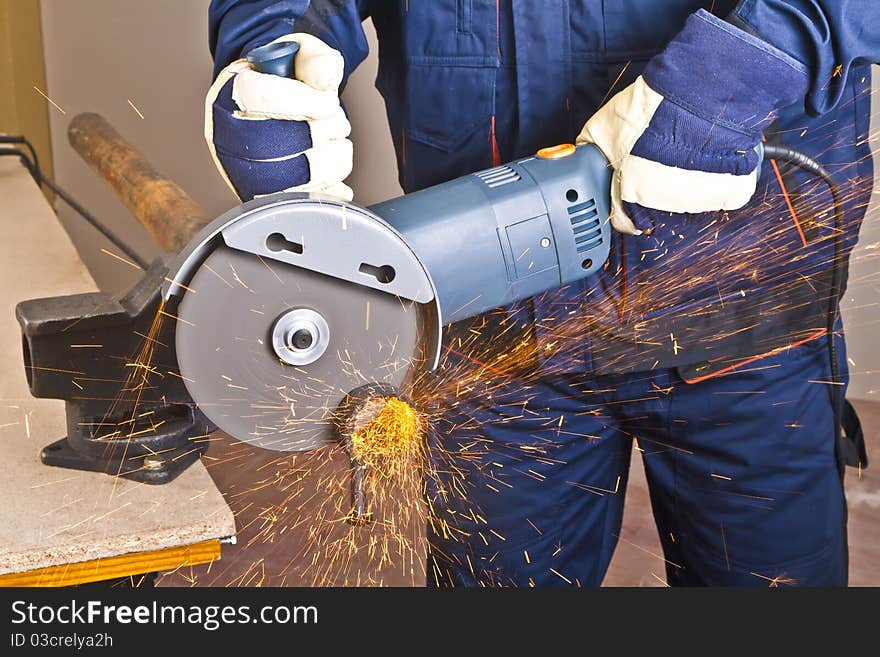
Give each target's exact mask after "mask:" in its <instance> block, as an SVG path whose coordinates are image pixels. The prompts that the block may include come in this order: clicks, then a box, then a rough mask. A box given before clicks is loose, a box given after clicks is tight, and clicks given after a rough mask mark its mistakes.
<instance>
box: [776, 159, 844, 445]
mask: <svg viewBox="0 0 880 657" xmlns="http://www.w3.org/2000/svg"><path fill="white" fill-rule="evenodd" d="M764 157H765V158H769V159H773V160H779V161H780V162H786V163H788V164H792V165H794V166H796V167H798V168H799V169H803V170H804V171H806V172H808V173H811V174H813V175H814V176H816V177H818V178H821V179H822V180H823V181H825V183H826V184H827V185H828V188H829V189H830V190H831V198H832V201H833V203H834V256H833V258H832V263H831V290H830V294H829V298H828V310H827V315H826V330H827V332H828V359H829V361H830V364H831V381H830V384H831V386H830V387H831V406H832V409H833V411H834V446H835V449H838V448H839V447H838V445H839V442H840V437H841V436H840V431H841V426H842V417H843V397H844V396H843V383H842V381H841V380H840V363H839V361H838V358H839V356H838V353H837V345H836V343H835V340H834V324H835V322H836V321H837V314H838V309H839V303H840V297H841V295H842V293H843V291H842V290H841V287H842V286H843V268H842V265H843V262H842V260H843V202H842V199H841V197H840V188H839V187H838V186H837V183H835V182H834V179H833V178H832V177H831V174H830V173H829V172H828V170H827V169H826V168H825V167H823V166H822V165H821V164H820V163H819V162H818V161H817V160H815V159H813V158H812V157H810V156H809V155H806V154H804V153H801V152H800V151H798V150H795V149H793V148H789V147H788V146H782V145H779V144H764Z"/></svg>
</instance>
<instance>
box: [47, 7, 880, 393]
mask: <svg viewBox="0 0 880 657" xmlns="http://www.w3.org/2000/svg"><path fill="white" fill-rule="evenodd" d="M207 7H208V0H185V1H183V2H181V0H150V1H149V2H143V0H76V1H73V0H42V12H43V38H44V43H45V48H46V68H47V84H48V88H49V92H50V95H51V96H52V98H53V99H54V100H55V101H56V102H57V103H58V104H59V105H60V106H61V107H62V108H63V109H64V110H65V111H66V112H67V114H66V115H65V116H62V115H61V114H60V113H59V112H57V111H55V110H51V112H50V114H51V127H52V141H53V145H54V155H55V171H56V177H57V179H58V181H59V182H60V183H61V184H62V185H63V186H65V187H66V188H67V189H68V190H69V191H71V192H73V193H74V194H75V196H76V197H77V198H79V199H80V200H81V201H82V202H83V203H84V204H85V205H86V206H87V207H88V208H90V209H91V210H92V211H93V212H94V213H95V214H96V215H98V216H99V217H101V218H103V219H104V220H106V221H107V222H108V223H109V224H111V225H112V226H113V227H114V228H116V229H117V230H118V231H119V232H120V233H121V234H124V235H125V236H126V237H127V238H128V239H129V240H130V241H131V242H132V243H133V244H134V245H135V247H136V248H138V250H139V251H140V252H142V253H144V254H145V255H153V254H157V253H158V250H157V247H156V245H155V244H154V243H153V242H152V240H151V239H150V237H149V236H148V235H147V234H146V233H145V232H144V231H143V230H142V229H141V228H140V226H139V225H138V224H137V222H135V221H134V220H133V219H131V218H130V217H129V216H128V214H127V212H126V210H125V209H124V208H123V207H122V205H121V204H120V203H119V202H118V201H116V199H115V198H114V197H113V195H112V194H111V193H110V192H109V191H108V190H107V189H106V188H105V187H104V186H103V184H102V183H101V182H100V181H98V179H97V178H96V177H95V176H94V175H93V174H92V173H91V171H90V170H89V169H88V168H87V167H86V166H85V165H84V164H83V163H82V162H81V161H80V160H79V159H78V158H77V156H76V155H75V154H74V153H73V152H72V150H71V149H70V148H69V146H68V145H67V139H66V135H65V130H66V127H67V122H68V121H69V120H70V118H71V117H73V116H74V115H75V114H77V113H78V112H84V111H94V112H99V113H101V114H103V115H104V116H105V117H106V118H107V119H109V121H110V122H111V123H112V124H113V125H114V126H116V128H117V129H118V130H119V131H120V132H121V133H122V134H123V135H124V136H126V137H127V138H128V139H129V140H130V141H132V142H133V143H134V144H135V145H136V146H138V147H139V148H141V149H142V150H143V151H144V152H145V153H146V155H147V156H148V158H149V159H150V160H151V161H152V162H153V164H154V165H155V166H156V168H158V169H159V170H160V171H162V172H163V173H164V174H166V175H167V176H169V177H170V178H172V179H174V180H175V181H177V182H178V183H179V184H180V185H181V186H182V187H183V188H184V189H186V190H187V191H188V192H189V193H190V194H191V195H192V196H193V197H194V198H195V199H196V200H197V201H198V202H199V203H201V204H202V205H203V206H204V207H205V208H206V209H208V210H209V211H210V212H212V213H214V214H220V213H221V212H223V211H224V210H226V209H227V208H229V207H230V206H231V205H233V204H234V203H235V198H234V196H233V195H232V194H231V192H229V190H228V189H227V188H226V186H225V185H224V183H223V182H222V181H221V179H220V177H219V175H218V174H217V173H216V171H215V169H214V165H213V163H212V162H211V158H210V156H209V155H208V151H207V149H206V148H205V145H204V140H203V136H202V135H203V117H202V112H203V101H204V93H205V91H206V89H207V87H208V85H209V83H210V74H211V61H210V56H209V53H208V48H207ZM366 29H367V33H368V37H369V39H370V42H371V50H372V52H373V55H372V56H371V57H370V59H369V60H368V61H367V62H366V63H365V64H364V65H362V66H361V67H360V68H359V69H358V70H357V72H356V73H355V74H354V76H353V77H352V79H351V80H350V82H349V85H348V88H347V89H346V92H345V96H344V100H345V102H346V106H347V107H348V109H349V111H350V113H351V119H352V124H353V127H354V132H353V136H352V138H353V140H354V143H355V144H356V147H355V171H354V174H353V175H352V177H351V178H350V180H349V182H350V183H351V184H352V187H353V188H354V190H355V200H356V201H357V202H359V203H361V204H364V205H369V204H371V203H375V202H378V201H380V200H384V199H387V198H391V197H392V196H395V195H397V194H399V193H400V188H399V187H398V185H397V182H396V165H395V161H394V155H393V151H392V148H391V140H390V136H389V134H388V126H387V123H386V121H385V111H384V106H383V105H382V101H381V98H380V97H379V94H378V93H377V92H376V90H375V88H374V87H373V80H374V79H375V76H376V58H375V53H376V48H375V33H374V32H373V30H372V27H371V26H370V25H369V24H368V25H367V26H366ZM875 84H876V81H875ZM878 88H880V87H878ZM129 99H130V100H131V101H132V102H134V104H135V105H136V106H137V107H138V108H139V109H140V111H141V112H142V113H143V115H144V117H145V118H144V119H141V118H140V117H139V116H138V115H137V114H136V113H135V112H134V110H132V109H131V107H130V106H129V105H128V102H127V101H128V100H129ZM878 117H880V112H875V119H877V118H878ZM875 125H880V124H877V123H876V121H875ZM876 134H877V131H876V129H874V130H873V131H872V135H876ZM874 205H875V206H876V199H875V204H874ZM59 214H60V215H61V218H62V221H63V222H64V224H65V226H66V227H67V229H68V231H69V232H70V233H71V235H72V237H73V239H74V241H75V242H76V243H77V246H78V248H79V250H80V253H81V254H82V257H83V259H84V261H85V262H86V264H87V265H88V266H89V268H90V269H91V270H92V272H93V275H94V276H95V278H96V280H97V281H98V284H99V285H100V286H101V287H102V288H103V289H105V290H109V291H119V290H122V289H124V288H125V287H126V286H127V285H129V284H130V283H131V282H133V280H134V278H135V272H133V271H132V270H130V269H129V268H127V267H126V266H125V265H121V264H120V263H118V262H117V261H115V260H113V259H112V258H110V257H108V256H106V255H104V254H102V253H101V251H100V249H101V248H102V247H105V248H109V245H108V244H107V243H106V242H104V241H103V239H101V238H100V237H98V236H96V235H95V234H94V231H92V230H91V229H90V228H88V227H87V226H85V225H84V224H83V222H82V221H80V220H78V219H76V218H73V216H72V215H71V213H70V212H69V211H68V210H67V209H66V208H63V207H61V208H60V213H59ZM877 219H878V217H877V213H876V212H871V213H870V214H869V217H868V219H867V220H866V224H865V226H864V228H863V230H862V236H861V240H860V245H859V248H858V249H857V251H856V253H855V254H854V257H853V264H852V268H851V278H852V282H851V285H850V290H849V292H848V294H847V298H846V300H845V303H844V320H845V323H846V326H847V334H848V336H849V357H850V359H851V361H852V363H854V365H852V366H851V370H852V383H851V388H850V396H851V397H854V398H873V399H880V346H878V345H877V341H876V338H877V336H878V334H880V331H878V329H880V267H878V261H877V257H878V255H880V248H878V247H880V225H878V221H877Z"/></svg>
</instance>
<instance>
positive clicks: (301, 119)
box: [205, 34, 352, 201]
mask: <svg viewBox="0 0 880 657" xmlns="http://www.w3.org/2000/svg"><path fill="white" fill-rule="evenodd" d="M281 41H284V42H289V41H296V42H297V43H298V44H299V46H300V48H299V52H298V53H297V54H296V64H295V71H296V72H295V75H296V79H289V78H282V77H280V76H277V75H269V74H264V73H258V72H256V71H254V70H252V68H251V66H250V65H249V64H248V63H247V61H246V60H245V59H239V60H237V61H234V62H232V63H231V64H230V65H229V66H227V67H226V68H225V69H223V70H222V71H221V72H220V74H219V75H218V76H217V79H216V80H215V81H214V84H213V85H211V88H210V90H209V91H208V96H207V98H206V101H205V139H206V140H207V142H208V148H209V149H210V150H211V154H212V155H213V157H214V163H215V164H216V165H217V168H218V169H219V170H220V173H221V175H222V176H223V178H224V179H225V180H226V182H227V183H228V184H229V186H230V187H231V188H232V190H233V191H234V192H235V193H236V194H237V195H238V197H239V198H240V199H242V200H244V201H247V200H250V199H252V198H254V197H255V196H262V195H265V194H272V193H275V192H281V191H303V192H317V193H322V194H328V195H331V196H336V197H339V198H341V199H343V200H347V201H350V200H351V198H352V191H351V189H350V188H349V187H348V186H347V185H345V184H344V183H343V182H342V181H343V180H345V178H347V177H348V175H349V174H350V173H351V168H352V143H351V141H349V140H348V139H347V137H348V135H349V134H350V133H351V125H350V124H349V122H348V119H347V118H346V116H345V112H344V110H343V109H342V106H341V105H340V103H339V85H340V83H341V82H342V76H343V69H344V61H343V59H342V55H341V54H340V53H339V52H338V51H336V50H334V49H333V48H331V47H330V46H328V45H327V44H325V43H324V42H323V41H321V40H320V39H318V38H317V37H314V36H312V35H310V34H290V35H288V36H284V37H281V38H279V39H276V40H275V42H281ZM273 43H274V42H273Z"/></svg>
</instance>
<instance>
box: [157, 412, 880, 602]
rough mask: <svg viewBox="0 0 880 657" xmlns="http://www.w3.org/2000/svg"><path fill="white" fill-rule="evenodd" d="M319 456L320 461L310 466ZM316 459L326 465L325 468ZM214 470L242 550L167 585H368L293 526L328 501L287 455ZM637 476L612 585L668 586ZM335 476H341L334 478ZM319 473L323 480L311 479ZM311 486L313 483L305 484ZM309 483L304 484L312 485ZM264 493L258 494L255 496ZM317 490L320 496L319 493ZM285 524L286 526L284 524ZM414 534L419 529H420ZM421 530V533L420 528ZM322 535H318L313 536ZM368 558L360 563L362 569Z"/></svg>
mask: <svg viewBox="0 0 880 657" xmlns="http://www.w3.org/2000/svg"><path fill="white" fill-rule="evenodd" d="M855 405H856V407H857V409H858V411H859V414H860V416H861V418H862V424H863V427H864V430H865V438H866V441H867V443H868V452H869V459H870V460H871V461H872V462H873V463H874V466H873V467H872V468H870V469H867V470H865V471H863V472H861V473H859V472H857V471H855V470H853V469H852V468H849V469H848V472H847V479H846V490H847V497H848V500H849V545H850V584H851V585H852V586H878V585H880V522H878V521H880V440H878V438H880V403H874V402H855ZM309 459H311V462H310V461H309ZM316 459H321V461H320V462H319V463H316ZM205 462H206V465H207V466H208V469H209V471H210V472H211V474H212V476H213V477H214V480H215V481H216V483H217V485H218V487H219V488H220V490H221V491H223V493H224V495H225V497H226V499H227V501H228V502H229V504H230V506H231V507H232V508H233V510H234V511H235V512H236V516H237V525H238V540H239V543H238V545H236V546H224V550H223V558H222V559H221V560H220V561H219V562H218V563H215V564H212V566H211V567H210V568H207V567H200V568H188V569H182V570H180V571H178V572H175V573H172V574H167V575H165V576H163V577H162V578H160V581H159V584H160V585H162V586H193V585H196V586H209V585H214V586H218V585H235V586H241V585H250V586H253V585H299V586H304V585H309V584H311V583H313V582H314V581H315V579H316V576H320V580H321V581H322V582H323V583H325V584H335V585H351V584H358V583H364V579H363V577H364V575H363V573H364V572H365V571H367V570H370V568H369V567H365V566H366V564H365V563H364V561H363V559H362V558H361V557H357V558H355V559H353V560H349V561H348V563H346V564H341V565H340V564H334V565H325V564H323V563H318V564H317V566H316V565H315V563H314V562H311V559H309V558H308V555H309V554H313V553H314V550H310V549H308V548H304V545H305V543H306V542H307V538H306V534H307V526H308V524H309V523H303V524H302V525H300V526H290V525H295V524H296V523H295V522H294V523H288V529H289V531H288V530H285V531H280V529H281V528H284V526H285V522H284V514H290V516H289V517H291V518H296V517H298V515H301V514H303V509H304V508H305V510H306V512H308V508H309V505H312V506H314V505H315V504H318V503H319V502H318V501H317V498H319V497H323V496H321V495H314V494H313V495H303V496H302V497H303V498H305V499H299V498H297V497H293V498H291V494H290V491H291V490H293V489H294V488H295V487H296V485H293V486H292V485H291V482H290V481H286V480H278V479H277V475H276V473H277V472H278V471H279V469H282V470H283V467H280V466H279V464H278V463H277V456H269V457H267V456H265V453H264V454H255V453H254V452H253V449H252V448H250V447H247V446H242V445H241V444H233V443H232V442H231V441H229V440H228V439H224V438H222V437H221V438H220V439H218V440H217V442H216V443H215V444H213V445H212V446H211V449H210V451H209V453H208V457H207V458H206V459H205ZM632 464H633V465H632V471H631V473H630V481H629V486H628V489H627V495H626V507H625V513H624V521H623V528H622V531H621V536H620V541H619V545H618V548H617V551H616V553H615V555H614V559H613V561H612V563H611V567H610V569H609V571H608V574H607V576H606V578H605V582H604V586H665V581H664V567H663V558H662V552H661V549H660V543H659V540H658V539H657V533H656V529H655V527H654V520H653V517H652V515H651V505H650V500H649V497H648V488H647V482H646V480H645V473H644V469H643V467H642V459H641V457H640V455H639V454H634V455H633V459H632ZM298 465H299V466H302V470H301V472H303V473H305V472H306V471H308V470H310V469H311V470H315V471H317V472H319V473H320V475H319V477H318V478H319V479H321V480H323V481H326V480H327V477H331V478H332V477H334V476H339V475H340V473H344V472H345V468H346V466H347V461H346V460H345V458H344V456H343V455H342V454H339V453H337V454H329V455H328V454H324V455H318V456H310V457H306V458H305V459H304V460H302V461H300V462H299V463H298ZM334 473H335V474H334ZM304 476H310V477H314V476H315V475H314V474H311V475H304ZM296 483H298V484H299V485H300V486H301V488H303V489H308V488H309V486H308V482H303V481H302V480H300V481H299V482H296ZM303 483H305V484H306V485H305V486H303V485H302V484H303ZM255 488H256V490H254V489H255ZM336 490H337V495H338V496H339V499H340V500H342V503H343V504H344V503H345V500H346V499H347V497H346V496H347V491H346V487H345V485H344V477H343V478H340V479H339V486H338V487H337V489H336ZM312 492H313V491H312ZM276 521H277V522H276ZM324 525H325V527H324V528H323V529H322V530H321V533H322V535H321V536H320V537H318V538H319V540H320V541H322V543H323V544H328V543H333V542H334V541H336V542H345V541H347V540H351V538H352V537H357V538H356V539H355V540H357V541H358V543H359V544H360V547H359V548H358V554H359V555H364V554H367V553H369V551H370V550H369V546H370V545H371V544H372V545H375V544H376V541H381V531H378V530H377V529H376V528H375V527H374V528H373V529H371V530H360V531H359V532H358V531H355V532H352V533H348V532H351V530H350V529H349V528H348V527H347V525H346V524H345V523H324ZM411 533H412V532H411ZM416 533H417V530H416ZM310 538H311V539H312V540H314V539H315V536H314V532H313V533H312V535H311V537H310ZM359 562H360V563H359ZM380 570H381V573H380V580H379V581H374V582H372V583H381V584H382V585H391V586H395V585H396V586H407V585H409V586H412V585H420V584H421V583H423V582H424V565H423V563H421V562H420V561H419V560H418V559H410V560H409V561H407V563H396V562H393V563H390V564H385V565H384V566H383V568H381V569H380Z"/></svg>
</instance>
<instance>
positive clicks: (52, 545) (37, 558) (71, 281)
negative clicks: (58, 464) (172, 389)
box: [0, 158, 235, 575]
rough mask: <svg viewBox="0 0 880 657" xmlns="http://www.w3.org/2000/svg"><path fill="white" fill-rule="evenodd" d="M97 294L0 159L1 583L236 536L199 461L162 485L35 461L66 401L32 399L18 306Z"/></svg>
mask: <svg viewBox="0 0 880 657" xmlns="http://www.w3.org/2000/svg"><path fill="white" fill-rule="evenodd" d="M107 257H108V258H109V256H107ZM119 267H121V268H125V267H127V265H125V264H123V263H122V262H119ZM94 289H95V284H94V281H93V280H92V278H91V277H90V276H89V274H88V272H87V271H86V269H85V267H84V266H83V264H82V262H81V261H80V259H79V257H78V255H77V253H76V251H75V250H74V248H73V245H72V244H71V242H70V240H69V238H68V236H67V234H66V233H65V232H64V229H63V228H62V227H61V225H60V224H59V223H58V221H57V218H56V217H55V215H54V213H53V212H52V210H51V208H50V207H49V206H48V204H47V203H46V201H45V200H44V198H43V196H42V195H41V194H40V192H39V190H38V189H37V187H36V185H35V184H34V183H33V181H32V180H31V178H30V177H29V176H28V174H27V172H26V171H25V170H24V169H23V168H22V167H21V166H20V165H19V163H18V161H17V160H15V159H13V158H0V468H2V476H0V575H2V574H5V573H20V572H24V571H32V570H35V569H40V568H47V567H50V566H59V565H64V564H70V563H77V562H85V561H95V560H105V559H107V558H108V557H115V556H118V555H124V554H131V553H144V552H154V551H158V550H167V549H168V548H179V547H182V546H192V545H195V544H199V543H203V542H204V541H211V540H216V539H220V538H223V537H227V536H232V535H234V534H235V521H234V519H233V515H232V512H231V511H230V509H229V507H228V506H227V505H226V503H225V501H224V500H223V497H222V496H221V494H220V492H219V491H218V490H217V487H216V486H215V485H214V482H213V480H212V479H211V477H210V476H209V475H208V473H207V471H206V470H205V468H204V466H203V465H202V464H201V463H196V464H195V465H193V466H192V467H190V468H189V469H187V470H186V471H185V472H184V473H183V474H181V475H180V476H179V477H178V478H177V479H176V480H174V481H173V482H171V483H170V484H166V485H164V486H149V485H146V484H139V483H136V482H132V481H128V480H125V479H119V478H114V477H111V476H108V475H105V474H99V473H92V472H80V471H76V470H67V469H62V468H52V467H48V466H44V465H42V463H40V460H39V451H40V449H41V448H42V447H43V446H45V445H46V444H47V443H50V442H52V441H54V440H57V439H58V438H59V437H61V436H63V435H64V434H65V433H66V430H65V419H64V403H63V402H61V401H58V400H50V399H34V398H33V397H31V396H30V392H29V390H28V386H27V381H26V379H25V375H24V364H23V359H22V349H21V332H20V329H19V326H18V323H17V322H16V320H15V315H14V308H15V305H16V303H18V302H19V301H22V300H24V299H29V298H38V297H48V296H57V295H63V294H74V293H80V292H89V291H94ZM138 567H140V566H138Z"/></svg>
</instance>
